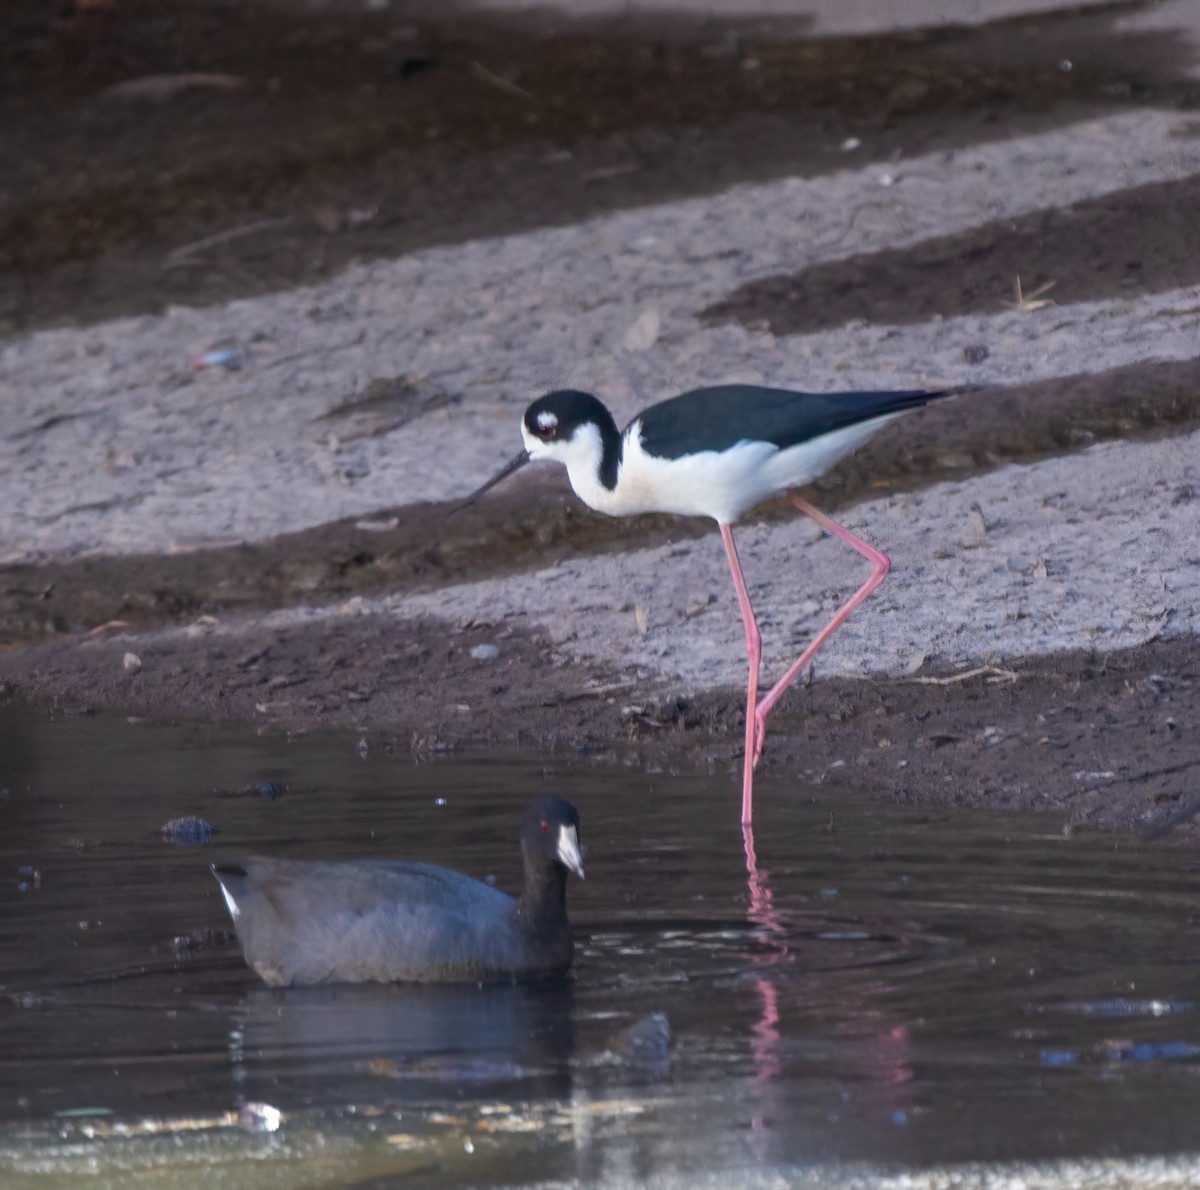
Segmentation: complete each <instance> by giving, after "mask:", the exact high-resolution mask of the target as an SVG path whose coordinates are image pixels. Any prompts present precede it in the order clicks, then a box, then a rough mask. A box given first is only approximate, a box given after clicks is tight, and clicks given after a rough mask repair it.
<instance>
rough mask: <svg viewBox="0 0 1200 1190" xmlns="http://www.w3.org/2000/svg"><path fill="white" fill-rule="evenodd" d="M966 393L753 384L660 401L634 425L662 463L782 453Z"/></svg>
mask: <svg viewBox="0 0 1200 1190" xmlns="http://www.w3.org/2000/svg"><path fill="white" fill-rule="evenodd" d="M966 391H967V390H966V389H964V388H948V389H941V390H938V391H935V392H923V391H919V390H918V391H912V392H881V393H798V392H792V391H791V390H790V389H784V388H762V387H760V386H759V385H756V384H720V385H717V386H715V387H713V388H697V389H693V390H692V391H691V392H688V393H683V394H682V395H680V396H678V397H671V398H670V399H669V400H666V401H660V402H659V403H658V404H657V405H651V406H650V407H649V408H648V409H646V410H643V412H642V413H640V414H639V415H638V418H635V419H634V420H639V419H640V420H641V423H642V446H643V448H644V449H645V451H646V453H647V454H651V455H655V456H656V457H658V458H660V459H677V458H679V457H680V456H681V455H687V454H696V453H699V452H701V451H706V450H715V451H722V450H728V449H729V447H731V446H736V445H737V444H738V443H739V442H744V441H746V440H748V439H749V440H753V441H757V442H770V443H773V444H774V445H775V446H777V447H779V449H780V450H786V449H787V447H789V446H797V445H799V444H800V443H801V442H809V441H811V440H812V439H813V438H819V437H820V436H821V435H822V434H829V433H832V432H833V431H834V430H841V429H845V428H846V427H847V426H853V425H857V424H858V423H859V422H864V421H870V420H871V419H872V418H876V417H885V416H886V415H887V414H889V413H902V412H903V411H904V410H906V409H915V408H917V407H918V406H920V405H927V404H928V403H929V402H930V401H934V400H937V399H938V398H939V397H949V396H953V395H954V394H955V393H961V392H966Z"/></svg>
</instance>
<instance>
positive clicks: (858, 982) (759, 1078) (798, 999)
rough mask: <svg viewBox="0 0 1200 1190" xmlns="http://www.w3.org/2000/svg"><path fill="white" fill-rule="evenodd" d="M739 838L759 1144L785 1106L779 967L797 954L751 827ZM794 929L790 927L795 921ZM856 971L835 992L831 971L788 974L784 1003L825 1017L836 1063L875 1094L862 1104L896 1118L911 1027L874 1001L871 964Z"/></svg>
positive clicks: (903, 1095)
mask: <svg viewBox="0 0 1200 1190" xmlns="http://www.w3.org/2000/svg"><path fill="white" fill-rule="evenodd" d="M742 842H743V846H744V848H745V853H746V887H747V891H748V892H749V896H750V904H749V908H748V910H747V917H748V918H749V920H750V922H751V923H752V925H753V927H754V929H753V941H752V945H753V947H754V949H753V951H752V952H751V954H750V955H749V959H750V964H751V967H752V972H751V974H750V978H749V981H748V982H749V985H750V986H751V987H752V988H753V989H754V992H755V993H756V995H757V997H758V1000H759V1011H758V1019H757V1021H756V1022H755V1023H754V1024H753V1025H752V1026H751V1030H750V1050H751V1055H752V1057H753V1061H754V1081H753V1085H754V1088H755V1092H756V1094H755V1099H756V1102H755V1106H754V1114H753V1116H752V1117H751V1127H752V1129H753V1130H754V1131H755V1132H756V1133H758V1134H759V1135H760V1137H762V1138H763V1139H761V1140H760V1141H758V1142H756V1147H763V1146H765V1143H766V1142H765V1135H766V1134H768V1133H769V1129H770V1125H771V1124H773V1123H775V1122H777V1121H778V1120H779V1119H780V1118H781V1114H782V1113H783V1112H784V1111H785V1110H786V1109H785V1108H783V1107H782V1106H781V1104H780V1100H781V1097H782V1093H783V1090H784V1087H785V1086H786V1085H787V1084H786V1081H785V1079H784V1077H783V1075H784V1071H783V1057H782V1043H781V1033H780V1013H779V1007H780V985H781V983H783V980H784V979H788V977H787V976H785V975H784V974H783V971H782V968H783V967H785V966H786V965H787V964H790V963H792V962H793V961H795V959H796V958H797V957H798V954H799V952H797V951H795V950H793V948H792V945H791V942H790V940H789V930H788V927H787V925H785V923H784V914H783V911H782V910H780V909H779V908H778V907H777V906H776V905H775V900H774V895H773V893H772V891H771V887H770V880H769V877H770V874H769V872H767V871H766V869H761V868H759V866H758V857H757V855H756V854H755V850H754V828H753V827H752V826H749V825H746V826H743V827H742ZM897 924H900V923H897ZM792 926H793V929H794V928H795V926H796V923H795V922H793V923H792ZM914 929H915V927H914ZM793 937H794V935H793ZM854 970H855V978H854V981H853V985H852V986H841V987H840V989H839V990H837V991H836V992H833V993H832V994H831V987H830V984H829V982H827V979H828V976H830V975H834V976H836V974H837V969H836V968H826V970H825V978H822V977H820V975H818V974H816V973H814V978H812V979H806V978H800V979H797V978H794V977H793V978H791V979H788V982H786V983H783V986H784V987H785V988H786V989H787V996H788V999H787V1004H788V1006H789V1008H790V1009H791V1010H792V1013H793V1015H794V1016H798V1017H800V1018H810V1019H813V1018H816V1019H822V1018H823V1020H824V1024H823V1030H824V1031H826V1033H827V1036H829V1037H830V1038H831V1039H837V1040H838V1041H839V1042H841V1043H843V1045H844V1049H843V1050H842V1054H843V1056H842V1059H841V1060H842V1061H843V1062H844V1063H845V1064H846V1073H848V1074H850V1075H852V1076H854V1077H856V1078H861V1079H863V1081H864V1082H865V1084H866V1085H868V1086H870V1087H872V1088H874V1089H875V1091H876V1092H877V1094H875V1095H874V1096H866V1097H864V1105H865V1104H866V1103H868V1102H869V1103H871V1104H872V1106H871V1107H870V1108H869V1109H868V1110H869V1114H870V1115H871V1116H872V1117H873V1118H875V1119H879V1118H881V1117H882V1118H884V1119H888V1120H891V1121H892V1122H894V1123H900V1122H903V1120H904V1119H906V1118H907V1116H908V1113H909V1112H910V1111H911V1110H912V1107H913V1103H912V1088H911V1082H912V1077H913V1069H912V1052H911V1045H912V1043H911V1037H910V1034H909V1029H908V1027H907V1025H906V1024H904V1023H903V1022H901V1021H897V1020H895V1019H894V1018H891V1017H890V1014H888V1013H886V1012H885V1011H881V1010H880V1009H879V1008H878V1007H877V1006H876V1004H877V1002H878V1000H879V999H880V998H882V997H883V996H884V995H886V993H887V992H888V991H889V984H888V981H887V980H886V979H883V978H881V977H880V975H878V974H875V975H872V973H871V970H870V968H869V967H866V968H863V967H857V966H856V967H855V969H854ZM767 1156H768V1154H766V1153H765V1152H760V1153H759V1157H760V1159H761V1158H765V1157H767Z"/></svg>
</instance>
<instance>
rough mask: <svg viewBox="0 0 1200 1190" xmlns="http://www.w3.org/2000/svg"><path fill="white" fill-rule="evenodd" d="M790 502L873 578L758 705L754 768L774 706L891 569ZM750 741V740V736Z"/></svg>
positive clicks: (802, 503) (845, 532)
mask: <svg viewBox="0 0 1200 1190" xmlns="http://www.w3.org/2000/svg"><path fill="white" fill-rule="evenodd" d="M788 498H789V499H790V500H791V502H792V503H793V504H794V505H795V506H796V507H797V508H798V509H799V510H800V511H801V512H804V513H807V514H808V515H809V516H810V517H812V519H813V520H814V521H816V522H817V524H818V525H820V526H821V528H822V529H824V530H825V531H826V532H827V533H832V534H833V535H834V536H835V537H840V538H841V539H842V540H843V541H844V542H845V543H846V544H847V545H850V546H853V547H854V548H855V549H856V550H858V552H859V553H860V554H862V556H863V557H864V558H866V560H867V561H868V562H870V563H871V577H870V578H868V579H867V581H866V582H865V583H863V585H862V586H861V587H859V589H858V590H857V591H855V593H854V594H853V595H852V596H851V597H850V599H849V600H848V601H847V602H846V604H845V606H844V607H843V608H842V609H841V611H839V612H838V613H837V615H836V616H834V617H833V619H832V620H830V621H829V623H828V624H826V625H825V627H824V628H822V629H821V631H820V632H818V633H817V635H816V636H815V637H814V638H813V640H812V643H811V644H809V646H808V648H807V649H805V650H804V652H803V653H801V654H800V656H799V658H797V660H796V662H795V664H794V665H793V666H792V667H791V669H789V670H788V671H787V673H785V674H784V675H783V677H782V678H780V679H779V681H778V682H776V683H775V685H774V686H772V687H771V689H770V691H768V693H767V694H766V696H765V697H764V698H763V700H762V702H760V703H759V704H758V707H757V709H756V710H755V719H756V721H757V722H756V730H755V736H756V737H757V748H756V751H755V753H754V763H755V764H757V763H758V758H759V757H760V756H761V755H762V749H763V742H764V740H765V739H766V734H767V716H768V715H769V714H770V713H771V711H772V709H773V708H774V706H775V704H776V703H777V702H778V701H779V700H780V699H781V698H782V697H783V692H784V691H785V690H786V689H787V688H788V687H789V686H790V685H791V684H792V683H793V682H794V681H795V680H796V679H797V678H798V677H799V676H800V675H801V674H802V673H803V672H804V667H805V666H806V665H808V663H809V662H810V661H811V660H812V659H813V657H815V656H816V654H817V650H818V649H820V647H821V646H822V645H823V644H824V643H825V642H826V641H827V640H828V639H829V638H830V637H831V636H832V635H833V634H834V633H835V632H836V631H837V630H838V629H839V628H840V627H841V626H842V624H844V623H845V621H846V617H847V616H849V615H850V613H851V612H852V611H853V610H854V609H855V608H856V607H858V605H859V604H860V603H862V601H863V600H864V599H866V597H867V596H868V595H870V594H871V592H872V591H874V590H875V588H876V587H878V586H879V584H880V583H881V582H883V580H884V579H885V578H887V574H888V571H889V570H891V568H892V564H891V562H890V560H889V559H888V556H887V554H883V553H880V551H879V550H877V549H876V548H875V547H874V546H873V545H869V544H868V543H867V542H865V541H863V539H862V538H861V537H857V536H855V535H854V534H853V533H851V532H850V530H849V529H846V528H843V527H842V526H841V525H839V524H838V523H837V521H835V520H833V519H832V518H830V517H827V516H826V515H825V514H824V513H823V512H821V511H820V509H817V508H814V507H813V506H812V505H811V504H809V502H808V501H807V500H802V499H800V497H799V496H796V495H794V494H792V493H789V494H788ZM747 738H749V737H748V733H747Z"/></svg>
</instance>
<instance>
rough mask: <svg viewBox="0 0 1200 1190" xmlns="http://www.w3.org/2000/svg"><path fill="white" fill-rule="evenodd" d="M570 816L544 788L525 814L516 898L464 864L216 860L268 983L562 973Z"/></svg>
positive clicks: (567, 945) (576, 859)
mask: <svg viewBox="0 0 1200 1190" xmlns="http://www.w3.org/2000/svg"><path fill="white" fill-rule="evenodd" d="M578 829H579V816H578V814H577V813H576V811H575V809H574V807H573V806H571V804H570V803H569V802H565V801H563V800H562V799H561V798H544V799H542V800H541V801H539V802H538V803H536V804H535V805H534V806H533V807H532V808H531V810H530V811H529V813H528V814H527V815H526V817H525V820H524V824H523V828H522V833H521V846H522V852H523V854H524V860H525V889H524V891H523V892H522V894H521V896H520V897H519V898H516V899H514V898H512V897H510V896H508V895H507V894H505V893H502V892H500V891H498V890H497V889H494V888H491V887H489V886H488V885H486V884H484V883H482V882H481V881H478V880H474V879H472V878H471V877H469V876H465V875H463V874H462V873H461V872H454V871H451V870H449V869H448V868H439V867H435V866H434V865H432V864H423V863H402V862H393V861H388V860H360V861H355V862H350V863H325V862H320V861H302V860H277V859H266V858H259V857H255V858H251V859H245V860H240V861H238V862H237V863H232V864H226V865H214V867H213V874H214V875H215V876H216V878H217V880H218V881H219V882H220V884H221V891H222V893H223V894H224V896H225V900H226V903H227V904H228V906H229V911H230V913H231V914H232V916H233V920H234V924H235V926H236V927H237V934H238V940H239V941H240V942H241V944H242V950H243V952H244V953H245V956H246V961H247V963H249V964H250V966H251V967H252V968H253V969H254V970H255V971H256V972H257V973H258V974H259V975H260V976H261V977H262V978H263V979H264V980H265V981H266V982H267V983H269V984H272V985H275V986H281V985H288V984H312V983H362V982H366V981H378V982H388V983H391V982H423V983H429V982H448V981H457V980H496V979H532V978H538V977H545V976H553V975H561V974H563V973H565V972H566V970H567V969H568V968H569V967H570V965H571V958H572V954H573V950H574V944H573V939H572V932H571V923H570V922H569V920H568V919H567V909H566V882H567V872H568V869H569V870H571V871H574V872H575V873H576V874H577V875H579V876H582V875H583V864H582V858H581V853H580V848H579V836H578Z"/></svg>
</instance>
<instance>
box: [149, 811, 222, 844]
mask: <svg viewBox="0 0 1200 1190" xmlns="http://www.w3.org/2000/svg"><path fill="white" fill-rule="evenodd" d="M216 833H217V828H216V827H215V826H213V824H212V823H211V822H205V820H204V819H203V818H197V817H195V816H194V815H188V816H186V817H184V818H172V819H171V820H170V821H169V822H164V823H163V824H162V837H163V842H164V843H180V844H183V845H184V846H194V845H195V844H198V843H207V842H209V841H210V840H211V839H212V837H213V835H215V834H216Z"/></svg>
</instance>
